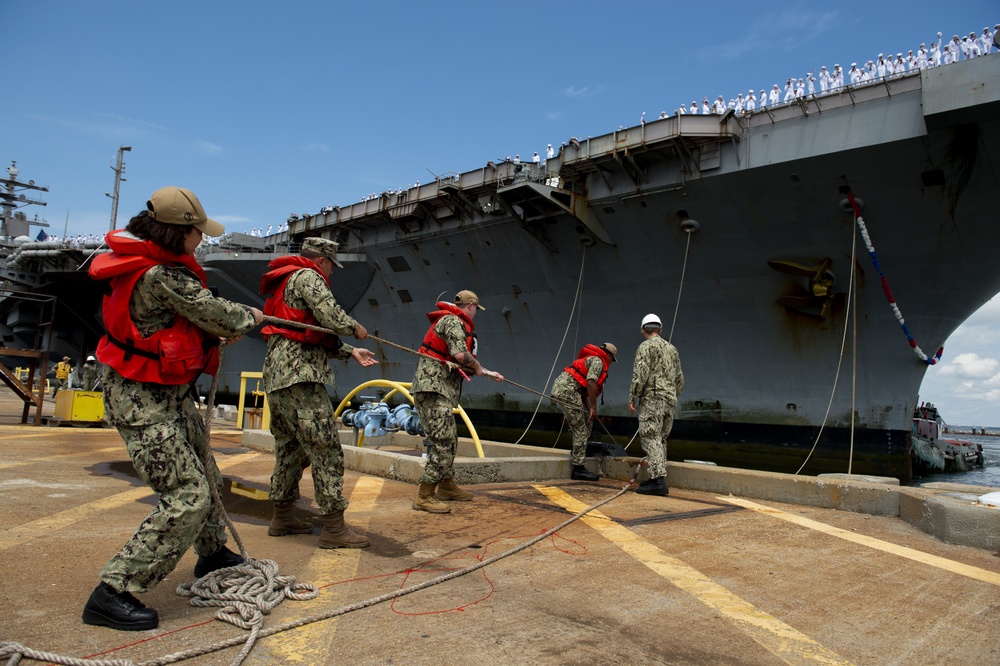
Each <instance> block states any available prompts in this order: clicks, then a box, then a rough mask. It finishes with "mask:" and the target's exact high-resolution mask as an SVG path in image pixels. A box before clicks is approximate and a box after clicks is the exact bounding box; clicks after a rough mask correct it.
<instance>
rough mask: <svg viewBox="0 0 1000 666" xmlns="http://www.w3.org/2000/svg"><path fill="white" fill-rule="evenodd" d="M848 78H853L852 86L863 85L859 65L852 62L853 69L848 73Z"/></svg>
mask: <svg viewBox="0 0 1000 666" xmlns="http://www.w3.org/2000/svg"><path fill="white" fill-rule="evenodd" d="M847 74H848V76H850V77H851V85H852V86H853V85H857V84H858V83H861V70H860V69H858V63H856V62H852V63H851V69H850V71H849V72H847Z"/></svg>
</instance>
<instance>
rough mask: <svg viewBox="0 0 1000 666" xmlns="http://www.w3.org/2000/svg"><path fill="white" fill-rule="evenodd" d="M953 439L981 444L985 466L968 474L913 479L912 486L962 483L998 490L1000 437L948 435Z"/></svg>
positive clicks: (950, 473) (937, 475)
mask: <svg viewBox="0 0 1000 666" xmlns="http://www.w3.org/2000/svg"><path fill="white" fill-rule="evenodd" d="M949 437H954V438H955V439H961V440H965V441H968V442H975V443H977V444H981V445H982V447H983V458H984V461H985V464H984V465H983V467H982V468H978V467H977V468H975V469H970V470H969V471H968V472H940V473H936V474H927V475H925V476H921V477H914V479H913V485H915V486H920V485H923V484H925V483H932V482H937V481H945V482H948V483H963V484H966V485H970V486H992V487H994V488H1000V437H990V436H983V435H949Z"/></svg>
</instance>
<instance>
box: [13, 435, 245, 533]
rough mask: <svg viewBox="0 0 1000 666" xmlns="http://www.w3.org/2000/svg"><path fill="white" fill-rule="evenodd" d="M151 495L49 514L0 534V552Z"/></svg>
mask: <svg viewBox="0 0 1000 666" xmlns="http://www.w3.org/2000/svg"><path fill="white" fill-rule="evenodd" d="M259 455H261V454H259V453H256V452H254V453H243V454H241V455H238V456H232V457H226V458H225V459H224V460H222V461H221V462H218V466H219V469H220V470H223V469H229V468H230V467H235V466H236V465H239V464H241V463H245V462H247V461H248V460H252V459H254V458H256V457H257V456H259ZM153 494H154V493H153V491H152V490H151V489H150V488H148V487H147V486H145V485H144V486H142V487H140V488H132V489H130V490H126V491H124V492H121V493H117V494H114V495H111V496H109V497H103V498H101V499H99V500H94V501H93V502H87V503H86V504H81V505H80V506H77V507H74V508H72V509H67V510H65V511H59V512H57V513H53V514H52V515H49V516H45V517H44V518H39V519H37V520H32V521H31V522H28V523H24V524H23V525H18V526H17V527H12V528H10V529H9V530H3V531H0V550H6V549H7V548H11V547H12V546H18V545H21V544H24V543H27V542H29V541H32V540H34V539H37V538H39V537H42V536H45V535H47V534H49V533H50V532H52V531H54V530H59V529H62V528H64V527H69V526H70V525H72V524H73V523H76V522H79V521H81V520H86V519H93V518H94V514H96V513H97V512H99V511H110V510H112V509H117V508H118V507H120V506H124V505H126V504H129V503H130V502H136V501H138V500H141V499H144V498H146V497H149V496H150V495H153Z"/></svg>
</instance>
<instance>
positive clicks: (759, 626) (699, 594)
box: [535, 486, 851, 664]
mask: <svg viewBox="0 0 1000 666" xmlns="http://www.w3.org/2000/svg"><path fill="white" fill-rule="evenodd" d="M535 488H536V489H537V490H538V491H539V492H540V493H542V494H543V495H545V496H546V497H547V498H548V499H549V500H550V501H552V502H554V503H555V504H558V505H559V506H561V507H563V508H564V509H566V510H567V511H570V512H571V513H577V512H580V511H583V510H584V509H585V508H587V505H586V504H584V503H583V502H580V501H578V500H576V499H574V498H573V497H571V496H570V495H568V494H566V493H565V492H563V491H562V490H560V489H559V488H553V487H550V486H535ZM580 520H582V521H583V522H585V523H586V524H587V525H589V526H590V527H592V528H593V529H594V530H596V531H597V532H598V533H600V535H601V536H603V537H604V538H605V539H607V540H608V541H610V542H611V543H613V544H614V545H616V546H618V547H619V548H621V549H622V550H623V551H625V553H627V554H628V555H630V556H632V557H633V558H635V559H636V560H638V561H639V562H640V563H641V564H644V565H645V566H647V567H649V568H650V569H652V570H653V571H654V572H656V573H657V574H659V575H660V576H662V577H663V578H665V579H667V580H668V581H669V582H670V583H672V584H674V585H675V586H677V587H678V588H680V589H682V590H684V591H685V592H687V593H688V594H690V595H691V596H693V597H694V598H695V599H697V600H698V601H700V602H702V603H703V604H705V605H706V606H708V607H709V608H712V609H713V610H715V611H717V612H719V613H721V614H722V615H724V616H726V617H727V618H729V619H730V620H733V621H735V622H736V625H737V626H738V627H739V628H740V629H741V630H742V631H744V632H745V633H746V634H747V635H748V636H750V638H752V639H753V640H755V641H756V642H757V643H759V644H760V645H761V646H763V647H764V648H765V649H767V650H768V651H769V652H771V653H772V654H773V655H775V656H776V657H778V658H779V659H781V660H782V661H784V662H785V663H788V664H812V663H820V664H850V663H851V662H850V661H848V660H846V659H844V658H843V657H841V656H840V655H838V654H837V653H836V652H833V651H832V650H829V649H827V648H825V647H823V646H822V645H820V644H819V643H817V642H816V641H814V640H813V639H812V638H809V637H808V636H806V635H805V634H803V633H802V632H800V631H799V630H797V629H795V628H794V627H792V626H790V625H788V624H785V623H784V622H782V621H781V620H779V619H777V618H776V617H774V616H772V615H769V614H768V613H765V612H764V611H762V610H760V609H759V608H757V607H756V606H754V605H753V604H751V603H750V602H748V601H745V600H743V599H741V598H740V597H738V596H736V595H735V594H733V593H732V592H730V591H729V590H728V589H726V588H725V587H723V586H722V585H719V584H718V583H716V582H715V581H714V580H712V579H711V578H709V577H708V576H706V575H705V574H703V573H701V572H700V571H698V570H697V569H695V568H694V567H691V566H689V565H688V564H685V563H684V562H682V561H681V560H679V559H677V558H675V557H672V556H671V555H668V554H667V553H665V552H664V551H662V550H661V549H660V548H658V547H656V546H654V545H653V544H651V543H649V542H648V541H646V540H644V539H642V538H641V537H639V536H638V535H636V534H635V533H634V532H632V531H631V530H629V529H627V528H625V527H622V526H621V525H618V524H617V523H614V522H612V521H611V520H609V519H608V517H607V516H605V515H604V514H602V513H600V512H598V511H592V512H590V513H588V514H587V515H586V516H584V517H583V518H581V519H580Z"/></svg>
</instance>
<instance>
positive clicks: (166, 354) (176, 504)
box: [82, 187, 684, 631]
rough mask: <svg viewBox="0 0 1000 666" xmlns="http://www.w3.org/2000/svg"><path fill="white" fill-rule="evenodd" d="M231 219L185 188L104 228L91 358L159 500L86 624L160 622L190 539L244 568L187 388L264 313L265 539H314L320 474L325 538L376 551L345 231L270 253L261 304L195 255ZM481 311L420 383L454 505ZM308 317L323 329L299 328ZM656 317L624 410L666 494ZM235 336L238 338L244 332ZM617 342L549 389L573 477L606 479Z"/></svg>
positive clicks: (444, 488)
mask: <svg viewBox="0 0 1000 666" xmlns="http://www.w3.org/2000/svg"><path fill="white" fill-rule="evenodd" d="M224 231H225V229H224V228H223V226H222V225H221V224H219V223H218V222H216V221H214V220H212V219H210V218H208V217H207V215H206V214H205V210H204V208H203V207H202V205H201V202H200V201H199V200H198V198H197V197H196V196H195V195H194V193H192V192H191V191H190V190H187V189H184V188H180V187H164V188H161V189H159V190H157V191H156V192H154V193H153V194H152V196H150V198H149V201H148V202H147V204H146V210H144V211H142V212H140V213H139V214H138V215H136V216H135V217H133V218H132V219H131V220H130V221H129V223H128V225H127V226H126V227H125V228H124V229H122V230H118V231H111V232H109V233H108V234H107V236H106V237H105V239H106V242H107V244H108V246H109V248H110V249H111V252H109V253H106V254H102V255H98V256H97V257H95V258H94V261H93V262H92V264H91V266H90V269H89V273H90V276H91V277H92V278H93V279H95V280H106V281H108V282H109V283H110V293H109V294H108V295H107V296H105V298H104V302H103V305H102V315H103V320H104V325H105V328H106V330H107V333H106V335H105V336H104V337H103V338H102V339H101V341H100V343H99V344H98V347H97V352H96V356H97V358H98V360H100V362H101V363H102V364H103V365H104V374H103V377H102V380H101V381H102V390H103V397H104V408H105V416H106V418H107V420H108V422H109V423H110V424H111V425H113V426H114V427H115V428H116V429H117V430H118V432H119V434H120V435H121V437H122V439H123V440H124V443H125V447H126V449H127V450H128V453H129V455H130V457H131V459H132V464H133V465H134V467H135V469H136V471H137V472H138V475H139V477H140V478H141V479H143V480H144V481H145V482H146V483H147V484H148V485H149V486H150V487H151V488H152V489H153V490H154V491H155V492H156V494H157V495H158V498H159V499H158V503H157V505H156V507H155V508H154V509H153V511H152V513H150V514H149V516H148V517H147V518H146V519H145V520H144V521H143V522H142V523H141V524H140V525H139V527H138V528H137V529H136V531H135V533H134V534H133V535H132V536H131V538H130V539H129V540H128V541H127V542H126V543H125V544H124V545H123V546H122V547H121V549H120V550H119V551H118V552H117V553H116V554H114V555H113V556H112V557H111V559H110V560H109V561H108V563H107V564H106V565H105V567H104V569H103V570H102V571H101V573H100V576H99V579H100V582H99V584H98V586H97V587H96V588H95V589H94V590H93V592H92V593H91V594H90V597H89V598H88V600H87V602H86V604H85V605H84V609H83V614H82V619H83V621H84V622H85V623H86V624H92V625H101V626H108V627H112V628H115V629H120V630H132V631H137V630H148V629H152V628H155V627H156V626H157V625H158V623H159V615H158V613H157V612H156V610H154V609H152V608H149V607H147V606H145V605H144V604H143V603H142V602H141V601H139V599H137V598H136V597H135V596H134V595H135V594H138V593H143V592H147V591H149V590H151V589H153V588H154V587H156V585H158V584H159V583H160V582H161V581H162V580H163V579H164V578H166V577H167V575H168V574H170V573H171V572H172V571H173V570H174V568H175V567H176V566H177V564H178V562H179V561H180V559H181V557H182V556H183V555H184V553H185V552H187V550H188V549H189V548H192V547H193V548H194V550H195V552H196V553H197V555H198V559H197V561H196V563H195V566H194V575H195V577H196V578H201V577H203V576H205V575H207V574H209V573H211V572H213V571H216V570H218V569H222V568H224V567H230V566H236V565H239V564H241V563H243V558H242V556H241V555H239V554H237V553H235V552H233V551H232V550H230V549H229V548H227V547H226V543H227V536H226V528H225V523H224V512H223V510H222V508H221V507H219V506H217V505H216V504H215V503H213V501H212V499H211V486H212V485H214V486H215V487H216V488H220V487H221V483H222V477H221V475H220V473H219V470H218V467H217V466H216V465H215V463H214V459H212V457H211V456H208V457H207V458H205V457H204V454H203V452H204V451H205V450H206V447H207V444H208V438H207V433H206V429H205V423H204V422H203V421H202V419H201V418H200V415H199V413H198V410H197V403H196V397H195V392H194V391H193V390H192V386H193V384H194V382H195V380H196V379H197V378H198V377H199V376H200V375H201V374H202V373H203V372H204V373H209V374H214V373H215V372H217V370H218V364H219V345H220V340H221V339H226V340H228V341H238V339H239V338H240V337H241V336H242V335H243V334H245V333H247V332H249V331H250V330H252V329H254V328H256V327H257V326H259V325H261V324H262V323H265V322H266V324H267V325H266V326H264V328H263V329H262V330H261V333H262V334H263V335H264V336H265V338H266V339H267V355H266V357H265V359H264V368H263V377H262V379H263V384H264V390H265V393H266V395H267V400H268V404H269V406H270V410H271V432H272V434H273V435H274V468H273V471H272V474H271V479H270V488H269V495H270V500H271V502H272V504H273V515H272V518H271V521H270V523H269V525H268V530H267V533H268V535H269V536H272V537H295V536H296V535H303V536H304V535H310V534H313V533H314V530H315V526H314V524H313V523H312V522H309V521H307V520H303V519H302V517H301V516H299V515H296V511H295V508H296V504H297V502H298V500H299V499H300V495H299V484H300V482H301V480H302V476H303V472H304V471H305V469H306V468H307V467H309V468H311V470H312V479H313V488H314V498H315V502H316V504H317V505H318V507H319V512H320V514H321V519H322V529H321V531H320V534H319V540H318V542H314V543H315V545H316V546H318V547H319V548H364V547H366V546H368V545H369V540H368V537H366V536H364V535H363V534H359V533H356V532H354V531H353V530H352V529H351V528H350V527H348V526H347V525H346V524H345V520H344V513H345V511H346V510H347V508H348V500H347V498H345V497H344V495H343V492H342V491H343V485H344V459H343V452H342V449H341V446H340V441H339V438H338V433H337V426H336V421H335V418H334V405H333V403H332V401H331V399H330V395H329V393H328V391H327V386H333V385H334V373H333V367H332V365H331V364H330V360H331V359H341V360H351V359H353V360H354V361H355V362H356V363H358V364H359V365H360V366H362V367H365V368H369V367H372V366H374V365H376V364H377V363H378V361H377V360H376V358H375V355H374V354H373V352H372V351H370V350H368V349H365V348H363V347H355V346H353V345H350V344H347V343H345V342H344V341H342V340H341V339H340V338H339V337H338V336H340V335H344V336H347V335H351V336H353V337H354V338H355V339H357V340H364V339H365V338H367V337H368V331H367V330H366V329H365V327H364V325H362V324H361V323H360V322H358V321H357V320H355V319H354V318H353V317H351V316H350V315H349V314H348V313H347V312H345V311H344V309H343V308H341V306H340V305H339V304H338V303H337V301H336V300H335V298H334V296H333V294H332V292H331V290H330V277H331V275H332V273H333V270H334V268H335V267H339V266H341V264H340V262H339V261H338V259H337V249H338V246H337V243H335V242H333V241H331V240H327V239H324V238H307V239H305V240H304V241H303V242H302V245H301V250H300V252H299V254H296V255H287V256H281V257H278V258H275V259H273V260H272V261H271V262H270V263H269V265H268V271H267V272H266V273H265V274H264V276H263V278H262V280H261V293H262V294H264V295H266V296H267V298H266V301H265V305H264V310H263V312H262V311H261V310H259V309H257V308H254V307H250V306H247V305H242V304H239V303H234V302H232V301H228V300H225V299H222V298H218V297H216V296H214V295H213V294H212V292H211V290H209V289H208V287H207V276H206V274H205V271H204V269H202V267H201V266H200V265H199V264H198V262H197V261H196V260H195V256H194V253H195V249H196V248H197V247H198V245H199V243H200V242H201V241H202V237H203V235H209V236H216V237H217V236H221V235H222V234H223V233H224ZM485 309H486V308H485V307H484V306H483V304H481V303H480V301H479V297H478V296H477V295H476V294H475V293H474V292H472V291H468V290H462V291H459V292H458V293H457V294H456V295H455V298H454V299H453V300H452V301H450V302H447V301H442V302H439V303H437V305H436V309H435V310H434V311H432V312H430V313H428V315H427V316H428V319H429V320H430V325H429V327H428V329H427V333H426V334H425V336H424V338H423V343H422V345H421V347H420V352H421V358H420V360H419V362H418V364H417V369H416V372H415V374H414V377H413V382H412V384H411V387H410V393H411V395H412V396H413V401H414V404H415V406H416V409H417V412H418V414H419V416H420V419H421V422H422V424H423V427H424V431H425V433H426V437H427V442H426V445H427V448H428V456H427V462H426V464H425V466H424V470H423V474H422V476H421V478H420V482H419V487H418V489H417V493H416V497H415V498H414V499H413V501H412V508H413V509H414V510H417V511H425V512H428V513H432V514H447V513H449V512H450V511H451V507H452V505H453V503H455V502H468V501H471V500H473V499H474V494H473V493H472V492H470V491H469V490H466V489H464V488H461V487H459V486H458V485H457V484H456V482H455V478H454V470H453V466H454V460H455V453H456V449H457V444H458V439H457V431H456V423H455V417H454V414H453V409H454V407H456V406H457V405H458V402H459V398H460V395H461V389H462V384H463V381H464V379H465V378H466V376H467V375H474V376H482V377H486V378H489V379H492V380H494V381H497V382H502V381H504V377H503V375H501V374H500V373H499V372H495V371H492V370H487V369H486V368H484V367H483V365H482V364H481V363H480V361H479V360H478V358H477V356H478V338H477V337H476V333H475V323H474V322H475V318H476V315H477V313H479V312H482V311H484V310H485ZM298 324H311V325H315V327H319V328H322V329H326V331H328V332H318V331H316V330H315V329H314V328H305V327H300V326H298ZM661 328H662V325H661V322H660V320H659V318H658V317H657V316H656V315H654V314H650V315H647V316H646V317H645V318H644V319H643V320H642V323H641V327H640V330H641V334H642V337H643V342H642V343H641V344H640V345H639V347H638V349H637V351H636V355H635V363H634V366H633V376H632V384H631V388H630V395H629V408H630V410H631V411H633V412H636V411H637V412H638V415H639V436H640V439H641V443H642V446H643V448H644V449H645V451H646V454H647V458H648V461H647V470H648V477H649V478H648V479H647V480H645V481H643V482H642V483H641V484H640V485H639V486H638V488H637V492H639V493H643V494H648V495H661V496H662V495H667V494H668V488H667V484H666V453H667V449H666V444H667V436H668V435H669V433H670V429H671V426H672V423H673V415H674V409H675V406H676V404H677V399H678V397H679V395H680V393H681V391H682V390H683V388H684V376H683V373H682V372H681V366H680V358H679V356H678V353H677V350H676V349H675V348H674V347H673V346H672V345H671V344H670V343H669V342H667V341H666V340H665V339H663V338H661V337H660V330H661ZM236 344H239V343H238V342H236ZM617 355H618V349H617V347H616V346H615V345H614V344H612V343H609V342H606V343H603V344H592V345H590V344H589V345H586V346H584V347H583V349H581V350H580V353H579V354H578V356H577V358H576V359H575V360H574V361H573V362H572V363H571V364H570V365H568V366H567V367H566V368H565V370H564V371H563V373H562V374H561V375H560V377H559V378H558V379H557V380H556V382H555V383H554V385H553V389H552V392H551V398H552V399H553V401H555V402H557V403H558V404H559V405H560V407H561V408H562V409H563V412H564V414H565V415H566V420H567V422H568V423H569V424H570V429H571V430H572V433H573V450H572V454H571V458H572V464H573V466H572V473H571V476H572V478H573V479H579V480H596V479H597V478H598V476H597V475H596V474H594V473H593V472H591V471H589V470H588V469H587V468H586V458H585V455H586V445H587V439H588V438H589V436H590V432H591V429H592V427H593V421H594V419H595V418H596V416H597V398H598V396H599V395H600V393H601V391H602V389H603V388H604V385H605V382H606V381H607V379H608V370H609V367H610V365H611V364H613V363H614V362H616V360H617Z"/></svg>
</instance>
